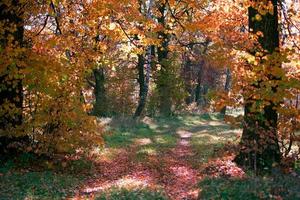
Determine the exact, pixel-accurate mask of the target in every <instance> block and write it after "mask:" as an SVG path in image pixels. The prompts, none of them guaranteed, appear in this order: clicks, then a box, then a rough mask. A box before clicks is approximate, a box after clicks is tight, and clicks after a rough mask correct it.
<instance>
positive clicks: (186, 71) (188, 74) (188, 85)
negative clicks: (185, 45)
mask: <svg viewBox="0 0 300 200" xmlns="http://www.w3.org/2000/svg"><path fill="white" fill-rule="evenodd" d="M183 60H184V64H183V79H184V83H185V89H186V91H187V92H188V96H187V97H186V98H185V103H186V104H187V105H190V104H191V103H193V101H194V98H195V97H194V89H193V79H192V61H191V59H190V58H189V55H188V54H187V53H185V54H184V59H183Z"/></svg>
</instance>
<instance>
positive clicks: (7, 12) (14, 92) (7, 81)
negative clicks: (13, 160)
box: [0, 0, 28, 159]
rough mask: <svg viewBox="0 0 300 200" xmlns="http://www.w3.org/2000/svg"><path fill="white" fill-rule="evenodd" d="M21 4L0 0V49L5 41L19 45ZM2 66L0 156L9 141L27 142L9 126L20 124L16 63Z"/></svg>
mask: <svg viewBox="0 0 300 200" xmlns="http://www.w3.org/2000/svg"><path fill="white" fill-rule="evenodd" d="M22 6H23V4H22V3H20V2H19V1H17V0H14V1H12V2H11V5H10V7H9V8H8V7H7V6H6V5H5V3H4V1H0V24H1V25H2V27H0V28H1V31H3V32H1V33H0V49H2V51H5V48H6V47H7V46H9V45H11V46H12V47H13V48H15V49H18V48H21V47H22V45H23V37H24V28H23V16H22V15H23V10H22ZM10 38H12V40H10ZM17 59H18V58H17ZM2 67H3V68H2V69H1V71H0V154H1V156H0V157H2V159H3V158H4V157H5V156H3V155H2V154H3V153H5V152H6V151H7V147H8V145H9V144H10V143H12V142H25V141H26V142H28V141H27V139H28V137H27V136H21V137H17V136H16V135H15V134H14V132H13V131H12V130H11V128H15V127H17V126H19V125H21V124H22V104H23V87H22V80H21V78H20V75H19V69H20V66H17V65H16V64H15V63H11V64H10V65H9V66H2ZM8 105H9V107H8ZM9 151H10V154H9V155H11V154H13V153H14V152H13V151H12V149H10V150H9ZM9 155H8V156H9Z"/></svg>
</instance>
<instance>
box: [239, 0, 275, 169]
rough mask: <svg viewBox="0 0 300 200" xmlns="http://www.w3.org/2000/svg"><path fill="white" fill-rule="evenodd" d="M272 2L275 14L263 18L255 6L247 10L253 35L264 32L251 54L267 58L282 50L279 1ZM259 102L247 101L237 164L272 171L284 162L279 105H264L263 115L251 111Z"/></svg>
mask: <svg viewBox="0 0 300 200" xmlns="http://www.w3.org/2000/svg"><path fill="white" fill-rule="evenodd" d="M253 2H257V1H253ZM270 2H271V3H272V6H273V8H274V13H273V14H271V13H267V14H265V15H260V14H259V12H258V11H257V9H256V8H254V7H250V8H249V11H248V13H249V29H250V32H251V33H253V34H256V33H258V32H261V33H262V35H263V36H259V38H258V42H259V44H260V46H261V48H262V50H259V48H258V47H255V49H254V50H252V51H250V52H251V53H252V54H253V55H255V53H256V52H258V51H259V52H264V54H265V55H270V54H272V53H275V52H276V51H279V31H278V30H279V28H278V8H277V7H278V0H272V1H270ZM266 3H268V1H266ZM258 15H260V16H261V20H255V19H256V18H257V16H258ZM262 62H263V61H262ZM279 65H280V64H279ZM273 67H274V66H273ZM267 77H268V80H269V81H271V80H278V79H276V77H273V76H272V75H271V74H267ZM261 82H262V80H257V84H256V86H255V87H257V88H258V89H259V88H262V87H263V86H262V85H260V83H261ZM272 92H273V93H276V87H274V88H272ZM256 103H257V102H256V101H255V100H253V99H251V98H246V99H245V113H244V114H245V116H244V128H243V135H242V138H241V150H240V152H239V155H238V156H237V157H236V158H235V161H236V162H237V163H238V164H240V165H247V166H248V167H250V168H252V169H257V170H261V169H266V168H268V169H270V168H271V167H272V166H273V165H274V164H275V163H279V162H280V159H281V154H280V149H279V145H278V137H277V118H278V116H277V115H278V114H277V111H276V110H275V109H274V107H275V106H276V103H274V102H273V101H269V105H268V106H264V108H263V112H262V113H259V112H258V111H253V110H252V109H251V108H252V107H253V105H255V104H256Z"/></svg>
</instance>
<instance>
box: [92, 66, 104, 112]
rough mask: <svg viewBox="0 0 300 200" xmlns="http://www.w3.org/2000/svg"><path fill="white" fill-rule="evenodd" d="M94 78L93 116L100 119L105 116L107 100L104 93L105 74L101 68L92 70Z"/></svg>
mask: <svg viewBox="0 0 300 200" xmlns="http://www.w3.org/2000/svg"><path fill="white" fill-rule="evenodd" d="M93 73H94V77H95V88H94V94H95V98H96V101H95V104H94V109H93V114H94V115H95V116H98V117H101V116H106V115H107V102H106V101H107V99H106V94H105V93H106V91H105V74H104V69H103V68H97V69H94V70H93Z"/></svg>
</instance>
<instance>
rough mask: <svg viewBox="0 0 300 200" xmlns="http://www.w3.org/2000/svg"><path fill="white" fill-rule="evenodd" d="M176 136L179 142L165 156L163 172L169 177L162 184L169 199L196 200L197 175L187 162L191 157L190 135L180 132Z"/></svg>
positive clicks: (196, 171) (186, 132)
mask: <svg viewBox="0 0 300 200" xmlns="http://www.w3.org/2000/svg"><path fill="white" fill-rule="evenodd" d="M178 134H179V141H178V143H177V145H176V147H175V148H174V149H172V151H171V152H170V153H169V154H166V155H165V156H167V157H166V158H165V164H166V170H165V172H168V173H169V176H167V177H168V180H166V182H164V188H165V190H166V192H167V193H168V194H169V195H170V198H171V199H176V200H177V199H178V200H179V199H190V200H192V199H197V197H198V193H199V191H198V188H197V183H198V181H199V180H198V176H199V173H198V170H196V169H193V168H192V166H191V165H190V164H189V163H188V161H187V158H188V157H189V156H193V152H192V150H191V145H190V138H191V136H192V133H190V132H188V131H184V130H181V131H178Z"/></svg>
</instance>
